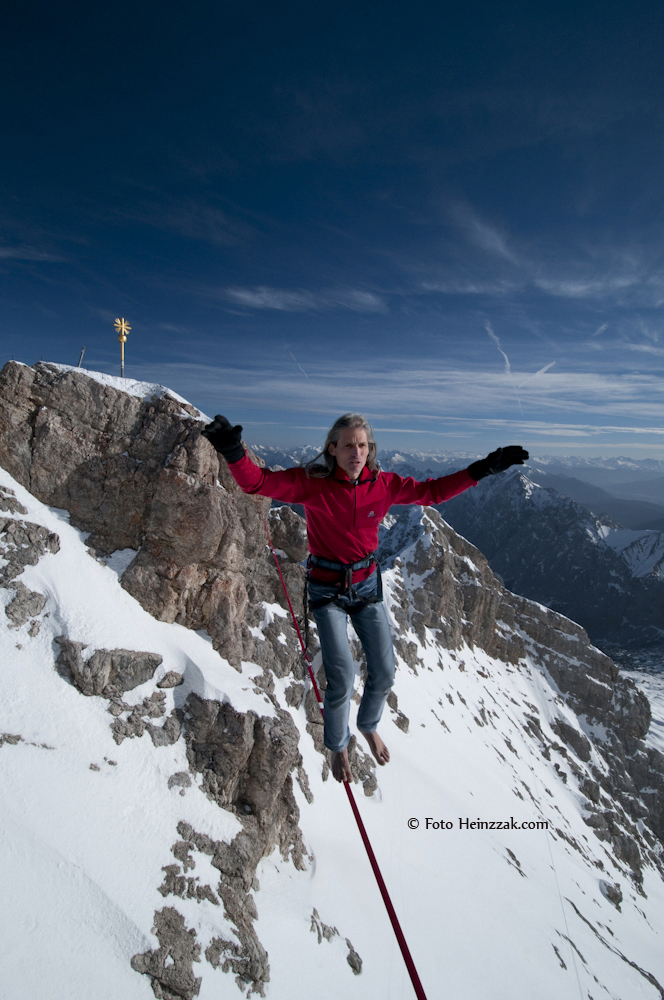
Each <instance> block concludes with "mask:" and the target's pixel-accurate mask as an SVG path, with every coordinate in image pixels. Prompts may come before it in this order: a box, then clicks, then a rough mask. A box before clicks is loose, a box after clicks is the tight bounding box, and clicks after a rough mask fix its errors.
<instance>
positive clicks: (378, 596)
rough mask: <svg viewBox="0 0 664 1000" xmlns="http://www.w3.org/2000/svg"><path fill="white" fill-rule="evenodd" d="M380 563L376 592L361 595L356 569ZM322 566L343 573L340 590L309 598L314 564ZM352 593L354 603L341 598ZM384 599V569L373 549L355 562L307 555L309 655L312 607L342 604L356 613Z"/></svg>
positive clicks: (304, 601)
mask: <svg viewBox="0 0 664 1000" xmlns="http://www.w3.org/2000/svg"><path fill="white" fill-rule="evenodd" d="M374 565H375V567H376V571H375V572H376V577H377V579H376V593H375V594H372V595H371V597H358V595H357V592H356V591H354V590H353V573H354V571H355V570H356V569H366V568H367V567H369V566H374ZM315 566H318V567H320V569H325V570H328V571H330V572H333V573H339V574H340V575H341V580H340V582H339V583H338V584H337V586H338V588H339V589H338V590H337V592H336V593H335V594H333V595H332V597H322V598H318V599H317V600H315V601H310V600H309V579H310V574H311V568H312V567H315ZM340 597H348V598H349V599H350V601H351V602H352V603H351V604H347V603H342V602H341V601H340V600H339V598H340ZM382 600H383V578H382V576H381V573H380V565H379V563H378V560H377V559H376V553H375V552H371V553H370V554H369V555H368V556H367V557H366V559H360V560H359V562H355V563H341V562H333V561H332V560H331V559H323V557H322V556H312V555H310V556H309V557H308V559H307V574H306V576H305V578H304V590H303V593H302V605H303V607H304V650H303V652H304V653H305V655H306V652H307V650H308V649H309V611H317V610H318V608H324V607H325V605H326V604H332V603H334V604H338V605H339V607H341V608H343V610H344V611H345V612H346V613H347V614H349V615H350V616H351V618H352V617H353V615H356V614H357V612H358V611H363V610H364V608H366V606H367V605H368V604H377V603H379V602H380V601H382Z"/></svg>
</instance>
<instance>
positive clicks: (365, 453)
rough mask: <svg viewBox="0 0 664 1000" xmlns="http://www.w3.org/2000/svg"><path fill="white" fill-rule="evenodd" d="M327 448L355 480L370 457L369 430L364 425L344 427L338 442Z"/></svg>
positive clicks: (351, 478)
mask: <svg viewBox="0 0 664 1000" xmlns="http://www.w3.org/2000/svg"><path fill="white" fill-rule="evenodd" d="M327 450H328V451H329V453H330V455H332V456H333V457H334V458H336V460H337V465H338V466H339V468H340V469H343V471H344V472H345V473H346V475H347V476H348V478H349V479H350V480H351V482H353V481H354V480H355V479H358V478H359V476H360V473H361V472H362V469H363V468H364V466H365V465H366V464H367V458H368V457H369V441H368V440H367V432H366V431H365V430H364V428H363V427H344V428H342V431H341V434H340V435H339V440H338V441H337V443H336V444H331V445H329V447H328V449H327Z"/></svg>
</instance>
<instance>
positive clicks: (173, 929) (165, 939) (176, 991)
mask: <svg viewBox="0 0 664 1000" xmlns="http://www.w3.org/2000/svg"><path fill="white" fill-rule="evenodd" d="M152 933H153V934H156V935H157V938H158V939H159V947H158V948H157V949H156V950H155V951H146V952H144V953H143V954H142V955H134V957H133V958H132V960H131V965H132V968H133V969H135V970H136V972H142V973H144V974H145V975H148V976H150V977H151V980H152V990H153V992H154V995H155V996H156V997H158V1000H193V998H194V997H197V996H198V994H199V992H200V989H201V981H202V980H201V979H200V977H198V978H197V977H196V975H195V974H194V964H193V963H194V962H200V960H201V946H200V944H198V943H197V941H196V931H195V930H194V929H193V928H192V929H190V930H188V929H187V925H186V923H185V920H184V917H183V916H182V915H181V914H180V913H178V911H177V910H175V909H174V908H173V907H172V906H165V907H164V908H163V910H158V911H157V912H156V913H155V915H154V927H153V928H152Z"/></svg>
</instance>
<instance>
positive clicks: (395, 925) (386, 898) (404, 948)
mask: <svg viewBox="0 0 664 1000" xmlns="http://www.w3.org/2000/svg"><path fill="white" fill-rule="evenodd" d="M258 510H259V512H260V515H261V520H262V521H263V527H264V528H265V534H266V535H267V540H268V544H269V546H270V549H271V551H272V555H273V557H274V564H275V566H276V567H277V573H278V574H279V579H280V580H281V586H282V587H283V588H284V594H285V595H286V601H287V603H288V610H289V611H290V613H291V618H292V619H293V625H294V626H295V631H296V632H297V637H298V639H299V640H300V646H301V647H302V653H303V654H304V659H305V661H306V664H307V670H308V671H309V677H310V678H311V683H312V684H313V686H314V692H315V694H316V698H317V699H318V707H319V708H320V713H321V715H322V714H323V701H322V698H321V696H320V690H319V688H318V684H317V683H316V678H315V677H314V672H313V669H312V663H311V659H310V657H309V653H308V651H307V647H306V645H305V643H304V639H303V638H302V632H301V631H300V626H299V625H298V622H297V618H296V617H295V612H294V611H293V605H292V604H291V599H290V597H289V595H288V587H287V586H286V581H285V580H284V576H283V573H282V572H281V566H280V565H279V560H278V559H277V553H276V552H275V551H274V545H273V544H272V538H271V537H270V531H269V529H268V526H267V521H266V520H265V516H264V514H263V511H262V510H261V509H260V507H259V508H258ZM344 788H345V789H346V794H347V795H348V801H349V802H350V807H351V809H352V810H353V816H354V817H355V822H356V823H357V827H358V829H359V831H360V836H361V837H362V843H363V844H364V847H365V849H366V852H367V855H368V857H369V863H370V864H371V867H372V869H373V873H374V875H375V877H376V882H377V883H378V888H379V889H380V894H381V896H382V897H383V902H384V903H385V909H386V910H387V915H388V917H389V918H390V923H391V924H392V930H393V931H394V933H395V935H396V939H397V941H398V943H399V948H400V949H401V954H402V955H403V960H404V962H405V963H406V968H407V969H408V974H409V976H410V981H411V983H412V984H413V989H414V990H415V995H416V997H417V1000H427V998H426V994H425V992H424V988H423V986H422V983H421V982H420V977H419V976H418V974H417V969H416V968H415V963H414V962H413V958H412V956H411V954H410V949H409V947H408V945H407V943H406V939H405V937H404V934H403V931H402V930H401V924H400V923H399V918H398V917H397V914H396V910H395V909H394V907H393V906H392V900H391V899H390V894H389V892H388V891H387V886H386V885H385V880H384V879H383V876H382V874H381V871H380V868H379V866H378V861H377V860H376V855H375V854H374V852H373V848H372V846H371V842H370V840H369V834H368V833H367V831H366V829H365V826H364V823H363V822H362V817H361V816H360V810H359V809H358V808H357V802H356V801H355V796H354V795H353V790H352V788H351V787H350V783H349V782H348V781H344Z"/></svg>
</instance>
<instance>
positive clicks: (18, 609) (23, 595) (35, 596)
mask: <svg viewBox="0 0 664 1000" xmlns="http://www.w3.org/2000/svg"><path fill="white" fill-rule="evenodd" d="M12 588H13V589H14V590H15V591H16V597H15V598H14V599H13V600H12V601H10V602H9V604H8V605H7V607H6V608H5V614H6V615H7V617H8V618H9V620H10V621H11V623H12V625H13V626H14V627H15V628H20V626H21V625H25V623H26V622H27V621H28V619H29V618H34V616H35V615H38V614H39V613H40V612H41V611H43V610H44V605H45V604H46V598H45V597H44V595H43V594H40V593H38V592H37V591H36V590H28V588H27V587H26V586H25V585H24V584H22V583H21V581H20V580H16V581H15V582H14V583H13V584H12ZM38 631H39V627H37V632H38ZM31 634H32V632H31ZM34 634H35V635H36V632H35V633H34Z"/></svg>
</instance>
